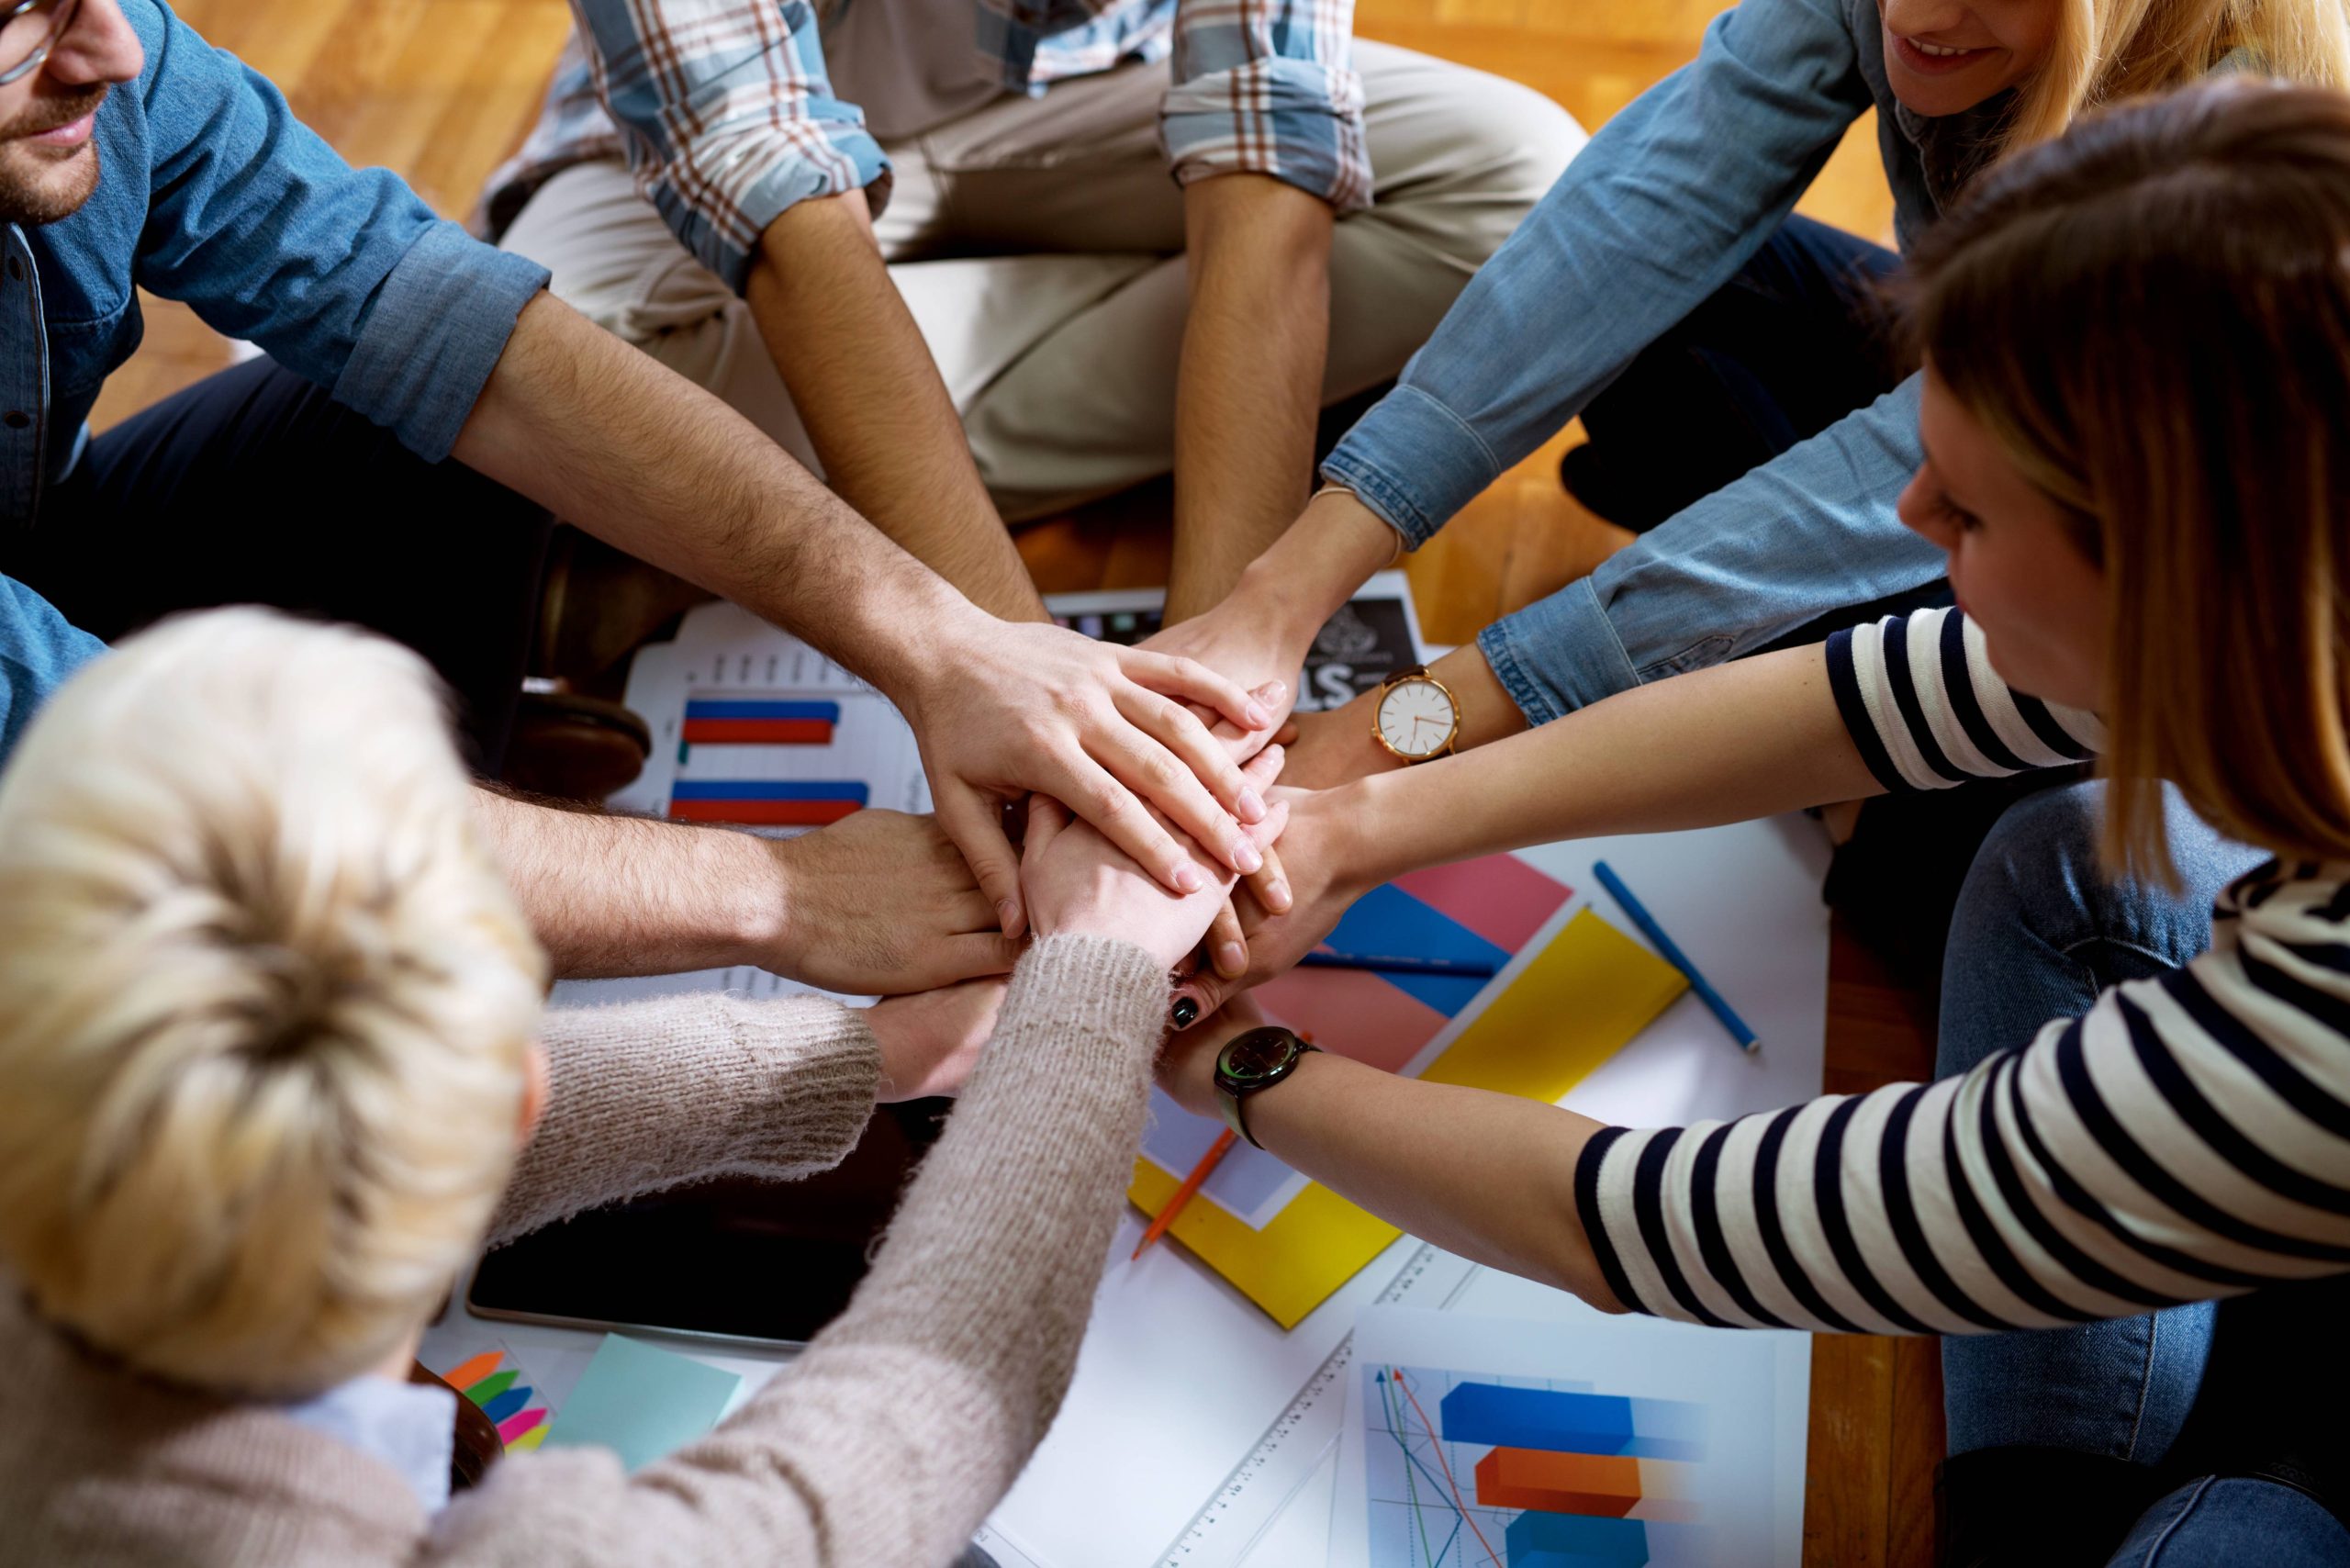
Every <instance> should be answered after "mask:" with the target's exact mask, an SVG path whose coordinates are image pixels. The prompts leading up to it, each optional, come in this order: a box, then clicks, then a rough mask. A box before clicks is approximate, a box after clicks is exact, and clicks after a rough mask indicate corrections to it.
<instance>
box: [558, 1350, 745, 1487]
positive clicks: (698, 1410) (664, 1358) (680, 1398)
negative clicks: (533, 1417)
mask: <svg viewBox="0 0 2350 1568" xmlns="http://www.w3.org/2000/svg"><path fill="white" fill-rule="evenodd" d="M742 1382H743V1379H742V1376H741V1374H740V1373H737V1372H721V1371H720V1370H719V1369H718V1368H716V1367H713V1366H710V1365H708V1364H706V1363H705V1362H701V1361H696V1360H694V1359H693V1358H692V1357H691V1356H681V1355H678V1354H677V1352H676V1351H674V1350H660V1349H657V1348H655V1346H652V1345H647V1344H644V1343H643V1342H642V1341H641V1340H636V1339H623V1338H621V1337H620V1336H619V1335H617V1334H607V1335H605V1336H604V1342H603V1343H602V1344H601V1345H599V1346H598V1347H597V1350H596V1358H595V1360H593V1361H589V1362H588V1370H587V1371H586V1372H582V1373H580V1374H579V1382H578V1384H577V1385H576V1387H574V1388H573V1389H572V1391H571V1397H570V1398H568V1399H566V1400H565V1401H564V1404H563V1409H562V1411H561V1412H560V1413H559V1414H558V1415H557V1416H556V1417H555V1418H554V1421H553V1422H552V1423H551V1424H550V1425H549V1427H548V1429H547V1439H546V1446H547V1447H548V1448H588V1447H591V1446H592V1447H596V1448H608V1449H610V1450H612V1451H613V1452H614V1453H617V1454H619V1455H620V1456H621V1466H622V1467H623V1468H624V1469H628V1470H632V1471H635V1470H642V1469H643V1468H644V1466H646V1465H648V1464H651V1463H652V1462H654V1461H655V1460H656V1459H660V1458H661V1457H663V1456H664V1455H666V1454H670V1453H674V1452H676V1451H677V1450H678V1449H681V1448H683V1447H685V1445H686V1444H688V1443H689V1442H691V1441H693V1440H694V1439H696V1438H699V1437H700V1436H701V1435H702V1434H703V1433H705V1432H707V1431H709V1430H710V1429H711V1428H712V1427H715V1426H717V1425H718V1418H719V1417H721V1416H722V1415H724V1414H725V1413H726V1405H727V1402H728V1401H729V1400H731V1399H733V1397H734V1390H735V1389H736V1388H737V1387H739V1386H740V1385H741V1384H742Z"/></svg>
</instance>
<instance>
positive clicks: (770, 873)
mask: <svg viewBox="0 0 2350 1568" xmlns="http://www.w3.org/2000/svg"><path fill="white" fill-rule="evenodd" d="M475 802H476V812H475V818H476V823H478V825H479V827H480V829H481V832H482V836H483V837H484V839H485V840H487V843H488V845H489V849H490V853H491V854H492V856H494V857H496V858H497V861H498V865H499V867H500V868H503V869H504V871H505V873H506V879H507V881H508V883H509V885H510V886H511V887H512V888H513V890H514V896H515V898H516V900H517V901H518V902H520V904H521V906H522V913H523V915H524V916H525V917H526V918H527V919H529V921H530V922H531V927H532V930H533V931H535V932H537V933H538V937H539V942H540V945H541V946H544V947H545V948H546V950H547V956H548V958H549V960H550V961H551V962H552V964H553V965H554V972H555V973H556V975H558V976H560V977H562V978H565V979H571V980H592V979H599V978H602V977H606V976H611V975H646V974H675V973H678V972H681V971H684V970H688V969H718V968H722V967H724V966H727V965H732V964H739V963H744V962H750V961H755V956H756V955H759V954H763V953H764V952H766V951H767V948H769V947H770V946H772V945H773V944H774V943H775V941H776V938H777V936H778V935H779V933H780V932H781V930H782V926H783V918H784V911H785V908H786V903H787V884H786V880H785V877H784V871H783V861H782V859H781V858H780V857H778V854H777V853H776V850H777V848H778V846H776V845H773V844H771V843H769V842H768V841H767V840H765V839H761V838H755V837H753V836H752V835H751V834H743V833H733V832H729V831H727V830H725V829H723V828H698V827H688V826H684V825H682V824H672V823H657V822H647V821H645V820H643V818H639V817H616V816H608V815H605V814H603V813H601V812H583V811H571V810H566V809H564V808H561V807H557V806H546V805H539V804H536V803H534V802H532V801H523V800H518V799H516V798H514V797H512V796H510V795H506V794H501V793H499V792H498V791H496V790H476V791H475Z"/></svg>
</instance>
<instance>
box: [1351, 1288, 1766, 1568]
mask: <svg viewBox="0 0 2350 1568" xmlns="http://www.w3.org/2000/svg"><path fill="white" fill-rule="evenodd" d="M1385 1311H1386V1309H1371V1311H1368V1312H1366V1314H1365V1321H1366V1323H1370V1322H1371V1320H1372V1319H1373V1318H1375V1317H1378V1316H1382V1314H1383V1313H1384V1312H1385ZM1398 1316H1420V1317H1426V1318H1430V1319H1434V1320H1436V1321H1437V1322H1438V1323H1440V1324H1442V1325H1444V1328H1443V1331H1442V1334H1441V1338H1443V1339H1445V1340H1446V1341H1447V1342H1449V1344H1450V1345H1451V1346H1452V1348H1453V1349H1454V1350H1455V1351H1456V1352H1458V1351H1459V1350H1470V1351H1472V1353H1473V1352H1476V1351H1477V1350H1479V1349H1480V1348H1481V1345H1483V1344H1484V1343H1487V1342H1490V1343H1493V1344H1494V1348H1495V1350H1496V1351H1497V1352H1498V1353H1496V1354H1494V1355H1491V1356H1486V1355H1476V1356H1475V1359H1476V1360H1480V1361H1484V1362H1485V1363H1486V1367H1492V1368H1496V1369H1498V1370H1490V1371H1489V1370H1486V1367H1475V1368H1463V1367H1458V1366H1441V1365H1430V1364H1428V1363H1427V1362H1426V1361H1410V1360H1407V1359H1404V1358H1403V1357H1402V1356H1397V1355H1385V1354H1360V1355H1359V1358H1358V1360H1357V1362H1356V1366H1355V1369H1354V1375H1355V1377H1356V1378H1357V1379H1358V1380H1359V1386H1358V1387H1356V1388H1354V1389H1352V1390H1350V1391H1349V1401H1350V1403H1351V1404H1352V1405H1353V1406H1355V1407H1356V1408H1357V1409H1358V1410H1359V1411H1360V1417H1359V1419H1357V1420H1355V1421H1352V1422H1350V1423H1349V1433H1348V1442H1349V1443H1352V1442H1354V1441H1355V1439H1356V1434H1360V1439H1361V1447H1360V1451H1359V1456H1358V1455H1348V1464H1347V1465H1346V1467H1345V1468H1346V1472H1347V1474H1346V1476H1345V1477H1344V1478H1342V1482H1341V1492H1340V1503H1339V1506H1340V1508H1341V1510H1342V1518H1343V1511H1344V1510H1345V1509H1346V1508H1347V1507H1348V1490H1349V1488H1350V1484H1351V1476H1352V1475H1354V1474H1360V1508H1361V1510H1362V1512H1361V1514H1360V1528H1361V1529H1362V1530H1363V1532H1364V1534H1363V1538H1362V1540H1361V1546H1362V1551H1361V1553H1360V1556H1358V1557H1356V1558H1355V1559H1354V1560H1355V1561H1358V1562H1365V1563H1368V1564H1369V1565H1370V1568H1647V1565H1651V1564H1654V1565H1658V1568H1729V1565H1731V1564H1739V1565H1744V1564H1754V1563H1769V1562H1774V1561H1775V1560H1779V1559H1778V1553H1777V1552H1776V1551H1775V1550H1774V1537H1784V1538H1785V1539H1786V1540H1787V1541H1788V1542H1789V1544H1790V1546H1792V1545H1793V1544H1794V1543H1795V1542H1796V1540H1797V1539H1798V1538H1799V1536H1800V1527H1801V1514H1800V1502H1799V1499H1800V1462H1799V1461H1798V1462H1797V1465H1796V1470H1795V1474H1796V1499H1797V1501H1796V1507H1795V1508H1793V1509H1786V1508H1784V1507H1782V1506H1780V1498H1779V1495H1778V1494H1779V1493H1780V1492H1781V1491H1782V1489H1783V1488H1782V1481H1783V1477H1782V1476H1781V1475H1780V1474H1779V1472H1781V1471H1783V1470H1785V1468H1786V1467H1785V1465H1784V1464H1782V1463H1781V1462H1780V1459H1779V1455H1778V1454H1777V1452H1776V1450H1775V1447H1774V1444H1775V1442H1776V1441H1782V1440H1792V1442H1793V1444H1794V1446H1795V1449H1796V1450H1797V1452H1799V1451H1800V1449H1801V1446H1802V1442H1803V1411H1802V1409H1801V1407H1800V1405H1798V1406H1797V1409H1796V1412H1795V1415H1794V1420H1793V1422H1792V1423H1789V1422H1787V1421H1785V1420H1784V1419H1781V1418H1780V1412H1779V1411H1778V1410H1777V1409H1776V1406H1777V1405H1778V1404H1779V1403H1780V1386H1779V1385H1780V1383H1782V1382H1783V1381H1784V1379H1783V1377H1782V1374H1781V1369H1780V1368H1778V1367H1777V1366H1776V1365H1775V1364H1774V1362H1775V1361H1777V1360H1778V1359H1779V1349H1780V1348H1779V1347H1778V1346H1776V1345H1774V1344H1773V1343H1772V1341H1774V1340H1776V1339H1779V1338H1784V1337H1783V1336H1777V1335H1763V1336H1742V1335H1730V1334H1723V1333H1714V1334H1712V1335H1710V1336H1708V1338H1711V1339H1713V1340H1715V1341H1718V1342H1727V1343H1726V1345H1725V1346H1724V1349H1725V1350H1726V1353H1725V1354H1721V1355H1713V1354H1705V1353H1700V1354H1699V1355H1698V1356H1697V1357H1696V1358H1695V1361H1697V1362H1698V1363H1700V1364H1697V1365H1682V1364H1676V1363H1679V1362H1681V1361H1682V1360H1683V1358H1682V1356H1681V1352H1682V1351H1684V1350H1697V1349H1698V1348H1699V1346H1698V1342H1697V1341H1695V1340H1691V1339H1689V1338H1684V1337H1683V1336H1682V1335H1680V1334H1678V1333H1676V1332H1674V1331H1675V1330H1676V1329H1677V1328H1678V1327H1679V1326H1675V1325H1654V1324H1649V1325H1643V1327H1644V1328H1647V1329H1649V1330H1651V1332H1649V1333H1647V1334H1645V1335H1635V1336H1633V1337H1632V1338H1631V1339H1630V1340H1629V1341H1627V1342H1619V1343H1617V1344H1615V1345H1605V1344H1596V1345H1595V1344H1592V1343H1589V1341H1590V1340H1592V1339H1593V1338H1594V1336H1593V1335H1592V1334H1591V1333H1589V1332H1587V1331H1586V1330H1585V1328H1584V1327H1583V1324H1582V1323H1581V1322H1580V1321H1577V1322H1574V1323H1572V1324H1556V1323H1553V1324H1540V1325H1524V1324H1507V1323H1504V1324H1494V1323H1490V1322H1486V1321H1482V1320H1478V1319H1474V1318H1461V1317H1456V1316H1452V1315H1449V1314H1399V1315H1398ZM1594 1316H1596V1315H1594ZM1659 1329H1661V1330H1662V1331H1663V1332H1662V1336H1660V1335H1659V1334H1658V1333H1656V1332H1654V1330H1659ZM1697 1332H1698V1333H1699V1334H1701V1335H1702V1334H1704V1333H1705V1331H1703V1330H1699V1331H1697ZM1420 1338H1421V1340H1422V1342H1421V1343H1420V1344H1419V1345H1418V1346H1416V1347H1410V1346H1397V1345H1394V1344H1392V1343H1391V1344H1387V1345H1383V1346H1382V1343H1381V1341H1380V1337H1379V1335H1378V1334H1376V1333H1370V1334H1366V1333H1365V1332H1364V1331H1363V1330H1361V1329H1358V1332H1357V1343H1358V1348H1359V1350H1364V1351H1378V1350H1404V1352H1405V1354H1408V1353H1409V1350H1411V1349H1414V1348H1416V1349H1418V1350H1422V1351H1423V1352H1425V1351H1426V1350H1429V1349H1432V1348H1436V1347H1435V1346H1433V1345H1431V1344H1430V1343H1428V1340H1429V1338H1430V1336H1429V1335H1427V1334H1425V1333H1424V1334H1422V1335H1421V1336H1420ZM1741 1339H1743V1340H1747V1341H1748V1343H1747V1344H1746V1345H1745V1346H1740V1345H1739V1344H1738V1343H1737V1341H1739V1340H1741ZM1546 1340H1547V1341H1549V1347H1548V1350H1547V1351H1546V1350H1545V1348H1544V1341H1546ZM1713 1348H1714V1347H1711V1346H1707V1347H1705V1350H1712V1349H1713ZM1626 1350H1636V1351H1637V1352H1638V1353H1634V1354H1627V1353H1625V1352H1626ZM1529 1352H1531V1356H1530V1357H1529ZM1806 1360H1807V1358H1806ZM1539 1361H1548V1362H1549V1363H1550V1364H1549V1365H1548V1366H1546V1367H1543V1368H1541V1369H1540V1370H1541V1371H1544V1372H1553V1373H1557V1374H1561V1375H1534V1374H1529V1373H1528V1372H1527V1370H1526V1369H1527V1367H1529V1366H1532V1365H1535V1364H1536V1363H1537V1362H1539ZM1574 1374H1586V1375H1574ZM1693 1374H1695V1375H1693ZM1798 1387H1799V1385H1798ZM1651 1390H1655V1391H1657V1392H1651ZM1358 1457H1359V1459H1360V1468H1359V1470H1358V1469H1356V1467H1355V1466H1354V1464H1353V1461H1354V1460H1355V1459H1357V1458H1358ZM1783 1514H1785V1515H1787V1516H1788V1518H1785V1519H1782V1518H1780V1516H1781V1515H1783ZM1790 1526H1791V1527H1792V1534H1790V1533H1789V1529H1788V1527H1790ZM1339 1533H1340V1536H1341V1539H1342V1540H1343V1538H1344V1537H1345V1535H1346V1534H1347V1533H1348V1532H1347V1531H1345V1530H1344V1529H1343V1528H1342V1529H1341V1530H1340V1532H1339ZM1348 1550H1349V1551H1351V1550H1352V1548H1351V1547H1348ZM1341 1560H1342V1559H1341V1558H1340V1556H1339V1555H1338V1549H1337V1543H1336V1542H1334V1550H1333V1553H1332V1557H1331V1562H1333V1563H1336V1562H1340V1561H1341ZM1790 1561H1791V1559H1790Z"/></svg>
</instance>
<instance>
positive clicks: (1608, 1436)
mask: <svg viewBox="0 0 2350 1568" xmlns="http://www.w3.org/2000/svg"><path fill="white" fill-rule="evenodd" d="M1437 1420H1438V1425H1439V1426H1440V1427H1442V1428H1443V1429H1444V1440H1445V1441H1446V1442H1449V1443H1489V1444H1491V1445H1492V1446H1494V1448H1507V1449H1542V1450H1546V1451H1548V1452H1550V1453H1613V1454H1628V1455H1629V1456H1630V1457H1632V1458H1634V1459H1701V1458H1703V1457H1704V1454H1705V1444H1704V1442H1703V1440H1702V1439H1701V1436H1700V1423H1701V1420H1702V1413H1701V1412H1700V1411H1699V1410H1698V1409H1697V1408H1696V1407H1695V1406H1689V1405H1683V1404H1679V1403H1677V1402H1675V1401H1673V1400H1669V1399H1627V1398H1625V1397H1623V1396H1622V1395H1620V1394H1564V1393H1560V1392H1557V1391H1555V1390H1551V1389H1544V1388H1505V1387H1503V1386H1502V1385H1501V1384H1499V1383H1456V1384H1454V1385H1453V1389H1452V1392H1450V1393H1449V1394H1446V1395H1445V1396H1444V1400H1443V1403H1442V1404H1441V1405H1439V1406H1438V1408H1437ZM1643 1561H1645V1559H1643Z"/></svg>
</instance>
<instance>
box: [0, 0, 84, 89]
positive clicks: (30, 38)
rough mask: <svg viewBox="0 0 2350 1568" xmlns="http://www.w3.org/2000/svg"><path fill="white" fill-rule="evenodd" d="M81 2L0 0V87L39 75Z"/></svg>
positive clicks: (73, 0) (69, 25)
mask: <svg viewBox="0 0 2350 1568" xmlns="http://www.w3.org/2000/svg"><path fill="white" fill-rule="evenodd" d="M81 8H82V0H0V87H5V86H6V85H7V84H9V83H11V82H14V81H17V80H18V79H19V78H21V77H24V76H27V75H28V74H30V73H33V72H35V71H38V70H39V69H40V67H41V63H42V62H44V61H46V60H47V59H48V58H49V51H50V50H53V49H55V48H56V47H57V40H58V39H62V38H63V37H64V36H65V29H66V28H70V27H72V26H73V15H74V13H75V12H77V11H79V10H80V9H81Z"/></svg>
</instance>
